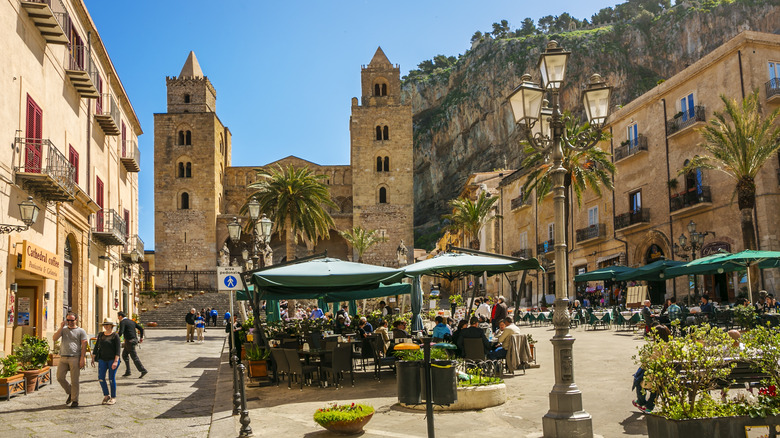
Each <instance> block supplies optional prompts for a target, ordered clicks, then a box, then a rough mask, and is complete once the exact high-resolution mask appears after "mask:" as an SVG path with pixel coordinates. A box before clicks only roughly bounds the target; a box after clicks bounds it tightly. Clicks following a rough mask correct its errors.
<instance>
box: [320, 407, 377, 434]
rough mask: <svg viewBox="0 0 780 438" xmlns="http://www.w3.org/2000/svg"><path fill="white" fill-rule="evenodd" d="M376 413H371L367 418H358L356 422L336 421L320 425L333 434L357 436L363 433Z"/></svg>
mask: <svg viewBox="0 0 780 438" xmlns="http://www.w3.org/2000/svg"><path fill="white" fill-rule="evenodd" d="M373 416H374V413H373V412H372V413H370V414H368V415H366V416H365V417H362V418H358V419H357V420H354V421H334V422H332V423H325V424H320V426H322V427H324V428H325V429H328V430H329V431H331V432H334V433H338V434H341V435H355V434H358V433H361V432H363V427H364V426H365V425H366V424H367V423H368V422H369V420H371V417H373Z"/></svg>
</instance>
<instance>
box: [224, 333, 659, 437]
mask: <svg viewBox="0 0 780 438" xmlns="http://www.w3.org/2000/svg"><path fill="white" fill-rule="evenodd" d="M521 330H522V332H523V333H531V334H533V337H534V339H536V340H537V341H538V343H537V344H536V345H537V347H538V350H537V362H538V363H539V364H540V365H541V366H540V368H537V369H529V370H527V373H526V374H525V375H523V374H522V372H520V373H519V374H517V375H515V376H509V377H507V378H506V379H505V380H506V384H507V393H508V400H507V402H506V403H505V404H504V405H501V406H497V407H494V408H488V409H484V410H482V411H476V412H442V413H436V414H435V417H434V418H435V430H436V433H437V436H440V437H468V436H495V437H498V436H513V437H514V436H516V437H541V436H542V416H544V414H545V413H546V412H547V410H548V407H549V402H548V393H549V391H550V390H551V389H552V386H553V383H554V374H553V373H554V371H553V367H552V346H551V344H550V343H549V341H548V340H549V339H550V338H551V337H552V335H553V330H552V328H551V327H525V326H524V327H521ZM573 334H574V336H575V338H576V342H575V343H574V370H575V381H576V382H577V385H578V386H579V387H580V389H581V390H582V392H583V403H584V406H585V410H586V411H587V412H589V413H590V414H591V415H592V417H593V429H594V433H595V434H596V435H597V436H602V437H607V438H611V437H619V436H647V428H646V426H645V421H644V417H643V414H640V413H639V412H638V411H637V410H636V409H635V408H634V407H633V406H632V405H631V400H632V399H633V392H632V391H631V384H632V374H633V373H634V372H635V371H636V365H634V362H633V360H632V359H631V357H632V356H633V355H634V354H636V351H637V350H636V348H637V346H640V345H641V344H642V342H643V341H642V337H641V336H640V335H638V334H634V333H632V332H623V331H621V332H617V331H615V330H614V329H611V330H598V331H591V330H588V331H585V330H584V329H583V328H579V329H576V330H574V331H573ZM225 360H226V355H225V354H223V359H222V366H221V367H220V372H219V380H220V387H221V388H229V386H230V384H231V383H230V379H231V378H232V375H231V370H230V368H229V367H228V366H226V363H225ZM223 382H224V383H223ZM347 382H349V378H347ZM247 399H248V407H249V410H250V411H249V412H250V419H251V424H250V427H251V428H252V431H253V432H254V436H256V437H276V436H278V437H307V438H316V437H318V438H328V437H331V436H334V437H335V436H336V435H332V434H331V433H330V432H328V431H326V430H324V429H323V428H321V427H320V426H318V425H317V424H316V423H314V420H312V415H313V413H314V411H315V410H316V409H317V408H319V407H322V406H325V405H327V404H328V403H330V402H334V401H338V402H340V403H351V402H361V403H368V404H370V405H372V406H374V408H376V413H375V414H374V417H373V418H372V419H371V422H369V424H368V425H367V426H366V433H365V434H364V435H362V436H363V437H366V438H368V437H371V438H374V437H391V438H417V437H419V438H424V437H426V436H427V434H426V421H425V415H424V413H422V412H419V411H412V410H409V409H404V408H400V407H398V406H397V405H396V404H397V398H396V387H395V378H394V377H393V375H392V373H391V372H389V371H384V372H383V378H382V381H381V382H379V381H376V380H374V378H373V374H372V373H362V372H360V373H357V374H356V375H355V387H354V388H353V387H351V386H350V385H349V383H347V384H346V386H345V387H343V388H340V389H334V388H316V387H304V388H303V391H300V390H299V389H297V388H296V387H295V386H293V389H291V390H290V389H287V387H286V384H285V383H283V384H282V386H279V387H276V386H263V387H257V386H256V385H254V384H252V385H251V387H250V388H249V389H248V392H247ZM231 403H232V401H231V398H230V394H229V390H228V391H226V390H222V391H220V393H219V394H218V395H217V397H216V402H215V406H214V416H213V421H212V428H211V431H210V434H209V436H210V437H214V438H221V437H229V436H237V435H238V430H239V428H240V424H239V423H238V419H239V416H232V417H231V415H230V414H231V410H232V404H231Z"/></svg>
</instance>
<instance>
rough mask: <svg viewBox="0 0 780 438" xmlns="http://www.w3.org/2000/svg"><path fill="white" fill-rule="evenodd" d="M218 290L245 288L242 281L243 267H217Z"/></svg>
mask: <svg viewBox="0 0 780 438" xmlns="http://www.w3.org/2000/svg"><path fill="white" fill-rule="evenodd" d="M217 283H218V284H217V290H220V291H234V290H241V289H243V288H244V286H243V283H242V282H241V268H239V267H237V266H224V267H218V268H217Z"/></svg>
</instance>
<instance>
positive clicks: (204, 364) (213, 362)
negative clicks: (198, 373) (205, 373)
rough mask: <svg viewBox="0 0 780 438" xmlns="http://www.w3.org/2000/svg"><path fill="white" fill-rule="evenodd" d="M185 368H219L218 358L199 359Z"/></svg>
mask: <svg viewBox="0 0 780 438" xmlns="http://www.w3.org/2000/svg"><path fill="white" fill-rule="evenodd" d="M184 368H213V369H217V368H219V358H218V357H199V358H197V359H195V360H193V361H192V362H190V363H188V364H187V366H185V367H184Z"/></svg>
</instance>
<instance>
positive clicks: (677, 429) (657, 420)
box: [645, 414, 780, 438]
mask: <svg viewBox="0 0 780 438" xmlns="http://www.w3.org/2000/svg"><path fill="white" fill-rule="evenodd" d="M645 418H646V419H647V434H648V436H649V437H650V438H731V437H739V436H745V426H768V427H769V430H768V431H767V432H768V433H769V435H767V436H768V437H778V436H780V434H778V432H777V428H778V427H780V416H770V417H766V418H751V417H720V418H697V419H693V420H669V419H667V418H663V417H661V416H658V415H652V414H648V415H646V416H645Z"/></svg>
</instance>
